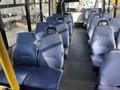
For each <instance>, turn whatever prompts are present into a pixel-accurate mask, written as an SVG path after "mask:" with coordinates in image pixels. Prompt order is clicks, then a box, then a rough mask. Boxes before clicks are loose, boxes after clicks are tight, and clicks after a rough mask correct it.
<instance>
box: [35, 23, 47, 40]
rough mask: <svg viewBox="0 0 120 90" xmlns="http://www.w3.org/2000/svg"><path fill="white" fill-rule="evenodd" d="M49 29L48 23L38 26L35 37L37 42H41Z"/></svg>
mask: <svg viewBox="0 0 120 90" xmlns="http://www.w3.org/2000/svg"><path fill="white" fill-rule="evenodd" d="M47 27H48V23H47V22H40V23H38V24H37V27H36V31H35V36H36V39H37V41H39V40H41V37H42V35H43V34H45V30H46V29H47Z"/></svg>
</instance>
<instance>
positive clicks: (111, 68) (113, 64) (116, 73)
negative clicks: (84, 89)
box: [98, 50, 120, 90]
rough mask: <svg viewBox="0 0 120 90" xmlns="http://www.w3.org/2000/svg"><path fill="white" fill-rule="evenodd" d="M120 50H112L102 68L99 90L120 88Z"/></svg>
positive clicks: (116, 89)
mask: <svg viewBox="0 0 120 90" xmlns="http://www.w3.org/2000/svg"><path fill="white" fill-rule="evenodd" d="M119 58H120V50H112V51H110V52H109V53H108V54H107V55H106V56H105V57H104V62H103V64H102V65H101V68H100V74H99V83H98V84H99V85H98V90H120V70H119V68H120V60H119Z"/></svg>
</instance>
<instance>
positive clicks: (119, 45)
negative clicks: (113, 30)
mask: <svg viewBox="0 0 120 90" xmlns="http://www.w3.org/2000/svg"><path fill="white" fill-rule="evenodd" d="M116 45H117V49H120V32H119V33H118V36H117V40H116Z"/></svg>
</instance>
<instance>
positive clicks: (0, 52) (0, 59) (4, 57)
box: [0, 33, 20, 90]
mask: <svg viewBox="0 0 120 90" xmlns="http://www.w3.org/2000/svg"><path fill="white" fill-rule="evenodd" d="M0 64H1V65H2V68H3V70H4V73H5V75H6V78H7V80H8V82H9V84H10V86H11V88H12V90H19V89H20V88H19V84H18V81H17V79H16V76H15V72H14V70H13V67H12V64H11V61H10V58H9V55H8V52H7V50H6V48H5V44H4V42H3V39H2V35H1V33H0Z"/></svg>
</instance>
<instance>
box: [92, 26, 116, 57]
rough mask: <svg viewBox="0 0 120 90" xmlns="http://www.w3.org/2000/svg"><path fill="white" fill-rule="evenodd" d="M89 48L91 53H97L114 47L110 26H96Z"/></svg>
mask: <svg viewBox="0 0 120 90" xmlns="http://www.w3.org/2000/svg"><path fill="white" fill-rule="evenodd" d="M91 48H92V51H93V54H97V55H98V54H103V53H106V52H108V51H109V50H111V49H115V48H116V45H115V39H114V34H113V31H112V29H111V27H110V26H104V25H103V26H98V27H96V29H95V31H94V33H93V36H92V40H91Z"/></svg>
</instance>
